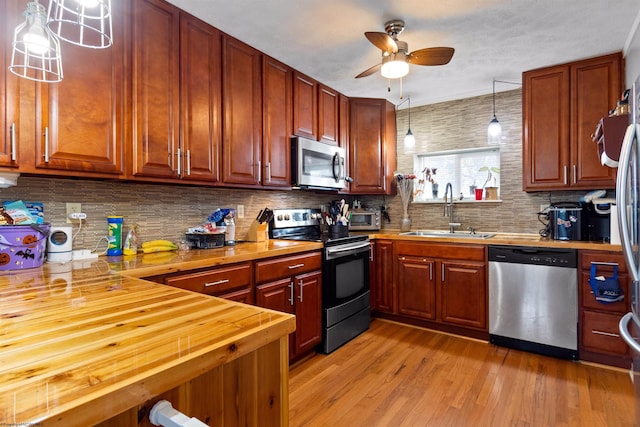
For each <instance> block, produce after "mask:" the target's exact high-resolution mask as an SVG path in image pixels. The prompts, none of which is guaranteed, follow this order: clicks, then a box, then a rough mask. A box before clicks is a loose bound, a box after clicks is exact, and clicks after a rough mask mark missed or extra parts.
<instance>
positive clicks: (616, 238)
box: [609, 203, 620, 245]
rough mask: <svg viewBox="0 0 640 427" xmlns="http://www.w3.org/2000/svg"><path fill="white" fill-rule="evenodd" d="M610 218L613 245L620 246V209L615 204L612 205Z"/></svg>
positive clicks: (610, 233)
mask: <svg viewBox="0 0 640 427" xmlns="http://www.w3.org/2000/svg"><path fill="white" fill-rule="evenodd" d="M610 212H611V213H610V215H611V216H610V218H609V224H610V228H609V235H610V236H611V237H610V238H611V241H610V242H611V244H612V245H619V244H620V230H619V229H618V208H617V206H616V204H615V203H611V209H610Z"/></svg>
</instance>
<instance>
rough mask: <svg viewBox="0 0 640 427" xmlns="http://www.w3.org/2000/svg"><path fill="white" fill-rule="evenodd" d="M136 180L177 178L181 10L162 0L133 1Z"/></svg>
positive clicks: (134, 167) (133, 157)
mask: <svg viewBox="0 0 640 427" xmlns="http://www.w3.org/2000/svg"><path fill="white" fill-rule="evenodd" d="M132 3H133V5H134V6H133V7H134V23H133V41H132V49H133V64H132V66H133V78H132V84H133V100H132V101H133V102H132V104H133V107H132V108H133V111H132V120H133V155H132V159H131V161H132V169H133V170H132V173H133V175H134V176H152V177H160V178H163V177H164V178H176V177H177V176H178V173H177V171H178V168H177V165H178V162H179V159H178V144H179V133H178V132H179V126H178V117H180V114H179V113H180V112H179V105H180V104H179V94H180V42H179V40H180V10H179V9H178V8H176V7H174V6H171V5H170V4H168V3H166V2H164V1H162V0H139V1H136V2H132Z"/></svg>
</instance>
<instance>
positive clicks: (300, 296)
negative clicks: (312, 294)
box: [298, 279, 303, 302]
mask: <svg viewBox="0 0 640 427" xmlns="http://www.w3.org/2000/svg"><path fill="white" fill-rule="evenodd" d="M298 286H300V295H298V299H299V300H300V302H302V289H303V288H302V279H300V280H299V281H298Z"/></svg>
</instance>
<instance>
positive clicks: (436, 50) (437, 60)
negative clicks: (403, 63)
mask: <svg viewBox="0 0 640 427" xmlns="http://www.w3.org/2000/svg"><path fill="white" fill-rule="evenodd" d="M453 52H455V49H454V48H452V47H428V48H426V49H419V50H416V51H415V52H411V53H410V54H409V55H408V56H407V62H408V63H410V64H415V65H445V64H448V63H449V61H451V57H452V56H453Z"/></svg>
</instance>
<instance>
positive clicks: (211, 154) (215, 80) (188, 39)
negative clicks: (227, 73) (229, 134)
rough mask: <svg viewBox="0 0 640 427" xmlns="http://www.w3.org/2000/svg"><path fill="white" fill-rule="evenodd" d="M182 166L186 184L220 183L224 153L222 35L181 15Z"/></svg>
mask: <svg viewBox="0 0 640 427" xmlns="http://www.w3.org/2000/svg"><path fill="white" fill-rule="evenodd" d="M180 89H181V91H180V97H181V100H180V135H181V138H180V156H179V157H180V160H179V161H180V162H179V163H178V168H179V169H178V171H179V173H178V175H180V177H181V178H182V179H185V180H190V181H191V180H197V181H204V182H207V183H217V182H219V181H220V167H219V165H220V153H221V150H222V35H221V33H220V32H219V31H218V30H216V29H215V28H213V27H212V26H210V25H209V24H206V23H205V22H203V21H201V20H199V19H196V18H194V17H193V16H191V15H188V14H186V13H182V14H181V15H180Z"/></svg>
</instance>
